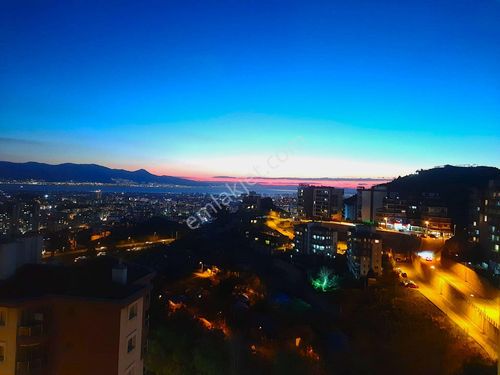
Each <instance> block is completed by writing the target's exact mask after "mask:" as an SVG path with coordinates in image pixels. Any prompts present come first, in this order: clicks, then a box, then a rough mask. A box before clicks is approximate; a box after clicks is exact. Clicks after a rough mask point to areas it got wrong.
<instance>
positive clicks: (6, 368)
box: [0, 307, 18, 375]
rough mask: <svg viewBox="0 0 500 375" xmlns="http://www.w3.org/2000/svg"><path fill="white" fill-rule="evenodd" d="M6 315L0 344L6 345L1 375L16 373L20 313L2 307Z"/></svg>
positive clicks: (0, 331)
mask: <svg viewBox="0 0 500 375" xmlns="http://www.w3.org/2000/svg"><path fill="white" fill-rule="evenodd" d="M0 310H1V311H4V312H5V313H6V317H7V318H6V320H5V325H0V343H2V344H3V345H5V358H4V360H3V362H0V374H1V375H14V374H15V372H16V346H17V342H16V339H17V321H18V318H17V317H18V313H17V309H15V308H8V307H0Z"/></svg>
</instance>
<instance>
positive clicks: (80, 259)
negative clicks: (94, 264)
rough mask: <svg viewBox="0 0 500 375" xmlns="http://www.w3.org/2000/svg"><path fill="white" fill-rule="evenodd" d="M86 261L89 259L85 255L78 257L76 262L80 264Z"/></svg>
mask: <svg viewBox="0 0 500 375" xmlns="http://www.w3.org/2000/svg"><path fill="white" fill-rule="evenodd" d="M85 259H87V257H86V256H85V255H82V256H79V257H76V258H75V260H74V262H75V263H78V262H81V261H82V260H85Z"/></svg>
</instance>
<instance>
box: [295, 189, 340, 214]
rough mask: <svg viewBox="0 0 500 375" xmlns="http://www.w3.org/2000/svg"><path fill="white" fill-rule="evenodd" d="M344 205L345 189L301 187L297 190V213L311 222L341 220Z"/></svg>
mask: <svg viewBox="0 0 500 375" xmlns="http://www.w3.org/2000/svg"><path fill="white" fill-rule="evenodd" d="M343 205H344V189H337V188H334V187H330V186H312V185H299V187H298V189H297V213H298V216H299V218H302V219H309V220H325V221H330V220H341V219H342V209H343Z"/></svg>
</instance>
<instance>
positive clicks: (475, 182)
mask: <svg viewBox="0 0 500 375" xmlns="http://www.w3.org/2000/svg"><path fill="white" fill-rule="evenodd" d="M498 178H500V169H498V168H495V167H456V166H452V165H445V166H444V167H437V168H432V169H427V170H420V171H417V173H416V174H412V175H408V176H404V177H398V178H396V179H395V180H393V181H391V182H389V183H387V184H384V185H385V186H387V190H388V191H389V192H398V193H400V195H401V197H402V198H403V199H410V200H415V201H419V200H423V197H424V195H425V194H429V193H437V194H439V197H440V201H441V202H442V203H443V204H444V205H445V206H446V207H448V214H449V216H450V217H451V218H452V219H453V221H454V223H455V224H456V229H457V232H461V231H462V230H464V229H465V226H466V225H467V219H468V213H469V209H470V206H469V204H470V195H471V193H472V192H473V191H474V190H476V189H484V188H486V186H487V185H488V182H489V181H490V180H494V179H498Z"/></svg>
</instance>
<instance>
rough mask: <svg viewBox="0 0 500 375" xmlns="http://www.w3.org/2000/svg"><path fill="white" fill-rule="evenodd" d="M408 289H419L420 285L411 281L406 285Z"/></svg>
mask: <svg viewBox="0 0 500 375" xmlns="http://www.w3.org/2000/svg"><path fill="white" fill-rule="evenodd" d="M406 287H407V288H411V289H418V285H417V284H416V283H414V282H413V281H411V280H410V281H408V283H407V284H406Z"/></svg>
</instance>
